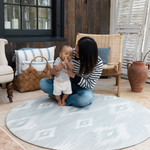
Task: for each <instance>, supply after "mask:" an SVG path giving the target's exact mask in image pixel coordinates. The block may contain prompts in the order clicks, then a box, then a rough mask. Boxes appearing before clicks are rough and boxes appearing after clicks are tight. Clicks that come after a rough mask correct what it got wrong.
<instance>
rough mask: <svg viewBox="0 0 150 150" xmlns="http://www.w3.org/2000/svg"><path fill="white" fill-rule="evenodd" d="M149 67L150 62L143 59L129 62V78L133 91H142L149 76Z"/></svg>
mask: <svg viewBox="0 0 150 150" xmlns="http://www.w3.org/2000/svg"><path fill="white" fill-rule="evenodd" d="M147 65H148V67H147ZM149 68H150V65H149V64H145V63H144V62H141V61H133V63H127V70H128V79H129V83H130V86H131V90H132V92H142V90H143V87H144V84H145V82H146V80H147V78H148V72H149V71H148V70H149Z"/></svg>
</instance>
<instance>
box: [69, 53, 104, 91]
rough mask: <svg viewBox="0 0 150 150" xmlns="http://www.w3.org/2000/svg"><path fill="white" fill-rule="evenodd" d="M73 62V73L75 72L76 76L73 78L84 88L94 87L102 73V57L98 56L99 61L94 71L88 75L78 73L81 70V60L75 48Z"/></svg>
mask: <svg viewBox="0 0 150 150" xmlns="http://www.w3.org/2000/svg"><path fill="white" fill-rule="evenodd" d="M72 62H73V64H74V69H73V73H75V77H74V78H71V79H72V80H73V81H75V82H76V83H77V84H78V85H79V86H80V87H82V88H88V89H92V88H93V87H94V86H95V84H96V83H97V80H98V79H99V77H100V75H101V73H102V67H103V62H102V60H101V58H100V57H99V56H98V62H97V64H96V66H95V68H94V69H93V71H92V73H89V74H87V75H83V74H82V75H81V76H79V75H78V73H79V70H80V60H79V59H78V58H76V54H75V50H73V57H72Z"/></svg>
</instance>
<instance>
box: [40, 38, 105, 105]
mask: <svg viewBox="0 0 150 150" xmlns="http://www.w3.org/2000/svg"><path fill="white" fill-rule="evenodd" d="M72 61H73V64H74V69H73V71H71V70H67V69H66V73H67V74H68V75H69V76H70V78H71V84H72V91H73V94H72V95H70V96H69V97H68V98H67V99H66V106H70V105H71V106H77V107H84V106H87V105H90V104H91V103H92V101H93V98H94V95H93V92H92V88H93V87H94V86H95V84H96V83H97V80H98V79H99V77H100V75H101V73H102V66H103V63H102V60H101V58H100V57H99V56H98V48H97V44H96V42H95V41H94V39H92V38H90V37H83V38H81V39H80V40H79V41H78V43H77V45H76V50H74V52H73V57H72ZM51 74H52V75H56V76H57V75H59V71H57V72H56V71H55V70H54V68H53V69H52V72H51ZM40 88H41V90H43V91H44V92H45V93H48V94H49V95H50V96H52V97H55V96H54V95H53V79H48V78H43V79H41V81H40Z"/></svg>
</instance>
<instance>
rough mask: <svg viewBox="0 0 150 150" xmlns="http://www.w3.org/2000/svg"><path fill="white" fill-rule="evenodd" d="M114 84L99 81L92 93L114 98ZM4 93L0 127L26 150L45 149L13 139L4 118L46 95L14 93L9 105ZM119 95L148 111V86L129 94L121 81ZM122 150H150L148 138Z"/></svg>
mask: <svg viewBox="0 0 150 150" xmlns="http://www.w3.org/2000/svg"><path fill="white" fill-rule="evenodd" d="M114 83H115V78H111V79H99V81H98V83H97V84H96V86H95V87H94V89H93V92H94V93H99V94H105V95H113V96H116V93H117V88H116V86H115V85H114ZM5 92H6V89H0V127H1V128H2V129H3V130H4V131H5V132H6V133H8V134H9V135H10V136H11V137H13V138H14V139H15V140H16V141H17V142H18V143H19V144H20V145H21V146H22V147H23V148H25V149H26V150H44V149H45V148H40V147H37V146H34V145H31V144H28V143H26V142H24V141H22V140H20V139H18V138H17V137H15V136H14V135H13V134H12V133H10V132H9V130H8V129H7V127H6V125H5V117H6V115H7V114H8V112H9V111H10V110H11V109H12V108H13V107H15V106H17V105H19V104H21V103H23V102H25V101H28V100H30V99H33V98H36V97H40V96H46V95H47V94H45V93H43V92H42V91H41V90H38V91H33V92H27V93H19V92H17V91H14V97H13V100H14V102H13V103H9V101H8V99H7V95H6V93H5ZM120 95H121V97H122V98H126V99H128V100H131V101H135V102H137V103H139V104H141V105H143V106H145V107H146V108H148V109H150V84H145V86H144V89H143V91H142V92H141V93H135V92H131V88H130V85H129V82H128V80H125V79H122V80H121V94H120ZM0 140H4V139H3V138H1V139H0ZM3 150H7V149H3ZM11 150H16V149H11ZM122 150H150V138H149V139H147V140H146V141H144V142H142V143H140V144H138V145H135V146H132V147H129V148H124V149H122Z"/></svg>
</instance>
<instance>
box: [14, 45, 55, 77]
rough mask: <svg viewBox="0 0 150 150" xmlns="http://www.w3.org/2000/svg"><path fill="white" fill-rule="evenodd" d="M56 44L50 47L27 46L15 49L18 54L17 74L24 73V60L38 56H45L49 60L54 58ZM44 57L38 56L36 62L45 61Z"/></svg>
mask: <svg viewBox="0 0 150 150" xmlns="http://www.w3.org/2000/svg"><path fill="white" fill-rule="evenodd" d="M55 48H56V46H53V47H49V48H28V49H27V48H25V49H20V50H15V55H16V74H15V75H17V76H18V75H20V74H21V73H22V71H21V69H22V62H23V61H31V60H32V59H33V58H34V57H36V56H44V57H45V58H46V59H47V60H48V61H49V60H54V54H55ZM44 61H45V59H44V58H40V57H39V58H36V59H35V60H34V62H44Z"/></svg>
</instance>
